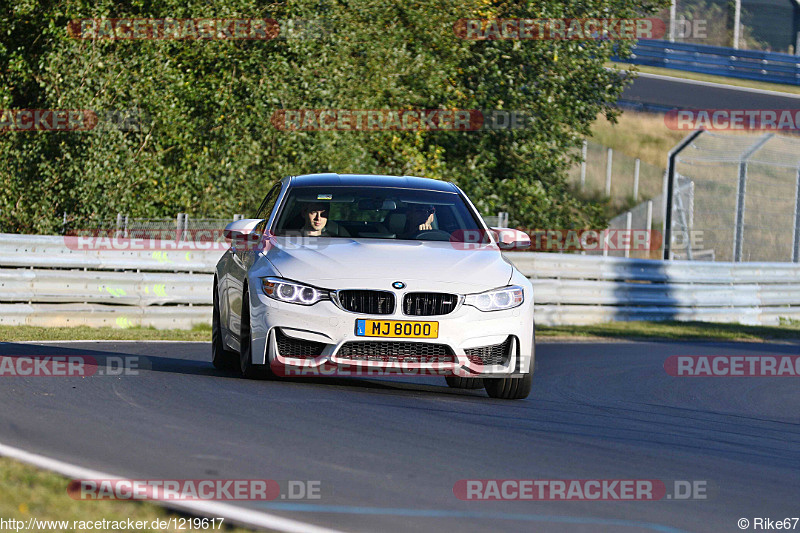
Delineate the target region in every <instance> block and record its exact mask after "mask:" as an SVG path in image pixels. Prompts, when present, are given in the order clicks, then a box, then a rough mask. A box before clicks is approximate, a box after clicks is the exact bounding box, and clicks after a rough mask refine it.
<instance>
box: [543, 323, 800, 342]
mask: <svg viewBox="0 0 800 533" xmlns="http://www.w3.org/2000/svg"><path fill="white" fill-rule="evenodd" d="M536 335H537V336H538V337H580V338H584V339H589V338H641V339H666V340H709V341H774V340H779V341H786V340H795V341H800V320H793V319H785V318H784V319H781V322H780V325H778V326H743V325H741V324H712V323H708V322H611V323H607V324H597V325H593V326H539V327H537V328H536Z"/></svg>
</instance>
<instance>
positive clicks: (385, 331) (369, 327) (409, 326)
mask: <svg viewBox="0 0 800 533" xmlns="http://www.w3.org/2000/svg"><path fill="white" fill-rule="evenodd" d="M356 335H357V336H359V337H390V338H395V339H436V338H438V337H439V323H438V322H416V321H414V322H407V321H404V320H367V319H363V318H362V319H358V320H356Z"/></svg>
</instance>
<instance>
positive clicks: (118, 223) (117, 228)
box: [114, 213, 122, 238]
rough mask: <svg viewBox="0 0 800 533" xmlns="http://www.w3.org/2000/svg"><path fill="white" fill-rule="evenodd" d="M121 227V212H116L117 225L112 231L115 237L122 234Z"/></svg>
mask: <svg viewBox="0 0 800 533" xmlns="http://www.w3.org/2000/svg"><path fill="white" fill-rule="evenodd" d="M121 228H122V213H117V227H116V228H115V230H116V231H115V232H114V236H115V237H116V238H119V237H121V236H122V234H121Z"/></svg>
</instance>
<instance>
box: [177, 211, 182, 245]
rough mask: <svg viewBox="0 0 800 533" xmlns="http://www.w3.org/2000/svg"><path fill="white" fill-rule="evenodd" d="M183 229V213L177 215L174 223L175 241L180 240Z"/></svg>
mask: <svg viewBox="0 0 800 533" xmlns="http://www.w3.org/2000/svg"><path fill="white" fill-rule="evenodd" d="M182 227H183V213H178V219H177V220H176V221H175V240H176V241H179V240H181V228H182Z"/></svg>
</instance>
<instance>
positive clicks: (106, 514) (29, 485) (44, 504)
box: [0, 457, 249, 532]
mask: <svg viewBox="0 0 800 533" xmlns="http://www.w3.org/2000/svg"><path fill="white" fill-rule="evenodd" d="M68 483H69V479H67V478H66V477H64V476H61V475H59V474H54V473H52V472H48V471H46V470H39V469H38V468H34V467H32V466H29V465H27V464H24V463H21V462H18V461H14V460H12V459H8V458H6V457H0V517H2V518H3V519H4V520H9V519H15V520H21V521H24V522H27V521H28V520H30V519H31V518H35V519H38V520H59V521H61V520H67V521H68V522H69V524H68V527H66V528H60V527H55V528H52V529H49V528H48V529H45V528H44V527H40V528H38V529H36V528H34V529H33V530H31V531H37V530H38V531H62V532H66V531H88V529H82V528H81V527H80V525H79V527H78V528H74V527H72V526H73V525H75V524H74V521H92V522H94V521H98V520H104V519H105V520H107V521H125V522H126V521H127V520H128V519H129V518H130V519H131V520H132V521H134V522H136V521H145V522H147V523H148V525H150V524H152V522H153V520H156V519H158V520H169V519H170V518H178V519H180V518H182V517H183V518H186V516H185V515H181V514H177V513H174V512H170V511H168V510H166V509H164V508H162V507H159V506H158V505H155V504H152V503H149V502H143V501H136V502H133V501H115V500H103V501H90V500H74V499H72V498H71V497H70V496H69V495H68V494H67V485H68ZM176 525H178V524H176V523H173V524H170V527H167V528H166V529H163V528H162V529H154V528H150V527H148V528H147V529H139V530H136V531H160V532H163V531H172V532H179V531H187V529H186V526H185V525H184V529H178V528H177V527H175V526H176ZM222 525H223V530H224V531H228V532H245V531H249V530H247V529H242V528H233V527H227V526H226V524H225V522H224V521H223V523H222ZM25 527H27V525H26V526H25ZM6 529H9V528H6ZM94 529H97V528H94ZM21 530H22V529H21ZM24 530H26V531H27V529H24ZM100 530H101V531H102V530H103V529H102V528H100ZM108 531H111V530H110V529H108ZM116 531H133V530H129V529H127V528H123V529H117V530H116ZM207 531H213V530H211V529H208V530H207ZM216 531H220V529H219V523H217V529H216Z"/></svg>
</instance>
